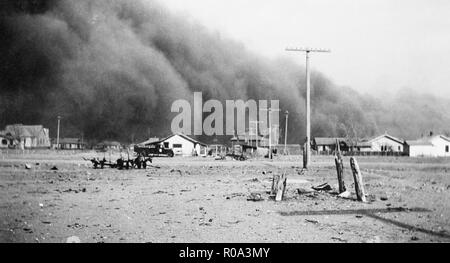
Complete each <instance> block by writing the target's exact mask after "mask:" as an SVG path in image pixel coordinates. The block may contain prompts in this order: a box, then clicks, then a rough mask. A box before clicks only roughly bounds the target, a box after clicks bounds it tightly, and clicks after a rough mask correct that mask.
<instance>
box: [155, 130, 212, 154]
mask: <svg viewBox="0 0 450 263" xmlns="http://www.w3.org/2000/svg"><path fill="white" fill-rule="evenodd" d="M159 143H162V144H163V145H164V148H171V149H172V150H173V153H174V154H175V155H182V156H196V155H200V156H206V154H207V145H206V144H204V143H202V142H199V141H197V140H195V139H193V138H191V137H189V136H187V135H184V134H181V133H177V134H172V135H170V136H169V137H166V138H164V139H162V140H161V141H160V142H159Z"/></svg>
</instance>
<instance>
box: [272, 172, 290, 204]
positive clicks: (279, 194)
mask: <svg viewBox="0 0 450 263" xmlns="http://www.w3.org/2000/svg"><path fill="white" fill-rule="evenodd" d="M286 180H287V177H286V173H283V174H281V175H277V174H274V175H273V179H272V189H271V191H270V194H271V195H275V201H281V200H283V196H284V192H285V191H286Z"/></svg>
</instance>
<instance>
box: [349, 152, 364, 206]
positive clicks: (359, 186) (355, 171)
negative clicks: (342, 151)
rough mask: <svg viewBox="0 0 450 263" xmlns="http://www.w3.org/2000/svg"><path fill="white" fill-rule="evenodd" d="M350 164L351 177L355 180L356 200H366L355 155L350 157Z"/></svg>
mask: <svg viewBox="0 0 450 263" xmlns="http://www.w3.org/2000/svg"><path fill="white" fill-rule="evenodd" d="M350 166H351V167H352V173H353V179H354V180H355V191H356V197H357V199H358V201H362V202H366V193H365V191H364V184H363V181H362V176H361V170H360V169H359V165H358V162H357V161H356V159H355V157H352V158H350Z"/></svg>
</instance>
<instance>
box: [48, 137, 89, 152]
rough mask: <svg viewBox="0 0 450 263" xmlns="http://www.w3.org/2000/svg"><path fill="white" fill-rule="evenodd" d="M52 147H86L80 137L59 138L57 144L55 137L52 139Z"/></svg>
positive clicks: (71, 148)
mask: <svg viewBox="0 0 450 263" xmlns="http://www.w3.org/2000/svg"><path fill="white" fill-rule="evenodd" d="M53 148H54V149H61V150H83V149H85V148H86V143H85V142H83V140H82V139H80V138H60V139H59V144H57V142H56V139H54V140H53Z"/></svg>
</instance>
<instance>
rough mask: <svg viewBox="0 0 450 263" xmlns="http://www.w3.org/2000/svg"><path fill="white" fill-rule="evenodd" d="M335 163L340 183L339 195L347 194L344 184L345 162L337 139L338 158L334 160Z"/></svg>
mask: <svg viewBox="0 0 450 263" xmlns="http://www.w3.org/2000/svg"><path fill="white" fill-rule="evenodd" d="M334 162H335V164H336V172H337V178H338V183H339V193H343V192H345V190H346V189H345V183H344V177H343V176H344V162H343V160H342V156H341V147H340V146H339V140H338V139H336V157H335V158H334Z"/></svg>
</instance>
